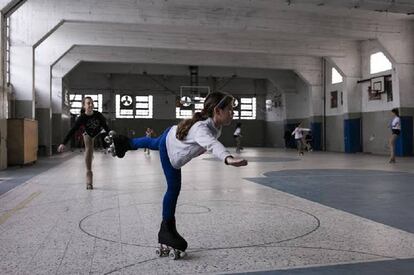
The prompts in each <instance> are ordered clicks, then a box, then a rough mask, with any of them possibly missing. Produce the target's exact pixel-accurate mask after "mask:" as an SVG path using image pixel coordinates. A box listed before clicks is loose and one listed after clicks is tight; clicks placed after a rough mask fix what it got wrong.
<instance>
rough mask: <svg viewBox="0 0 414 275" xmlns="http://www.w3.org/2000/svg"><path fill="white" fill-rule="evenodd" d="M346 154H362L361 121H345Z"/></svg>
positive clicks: (356, 119) (358, 119) (357, 119)
mask: <svg viewBox="0 0 414 275" xmlns="http://www.w3.org/2000/svg"><path fill="white" fill-rule="evenodd" d="M344 143H345V153H356V152H362V146H361V119H360V118H354V119H345V120H344Z"/></svg>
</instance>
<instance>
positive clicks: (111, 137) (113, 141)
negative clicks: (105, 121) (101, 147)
mask: <svg viewBox="0 0 414 275" xmlns="http://www.w3.org/2000/svg"><path fill="white" fill-rule="evenodd" d="M104 140H105V142H106V143H107V144H110V145H109V148H108V153H110V154H111V155H112V156H113V157H115V156H117V157H118V158H123V157H124V156H125V153H126V151H128V150H132V148H131V145H130V143H129V141H130V140H129V138H128V137H126V136H123V135H118V134H117V133H116V132H115V131H110V132H109V134H108V135H107V136H106V137H105V138H104Z"/></svg>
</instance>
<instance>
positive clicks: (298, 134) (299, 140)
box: [292, 122, 310, 155]
mask: <svg viewBox="0 0 414 275" xmlns="http://www.w3.org/2000/svg"><path fill="white" fill-rule="evenodd" d="M309 131H310V129H308V128H302V122H299V124H298V126H297V127H296V128H295V130H293V132H292V136H293V135H294V136H295V141H296V146H297V149H298V152H299V154H300V155H303V147H307V145H306V143H305V142H304V141H303V139H304V134H303V133H304V132H309Z"/></svg>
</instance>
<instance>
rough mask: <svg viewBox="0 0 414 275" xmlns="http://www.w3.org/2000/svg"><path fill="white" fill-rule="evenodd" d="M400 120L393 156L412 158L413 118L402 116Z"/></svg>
mask: <svg viewBox="0 0 414 275" xmlns="http://www.w3.org/2000/svg"><path fill="white" fill-rule="evenodd" d="M400 119H401V134H400V136H399V137H398V139H397V142H396V144H395V154H396V155H397V156H400V157H402V156H412V155H413V117H411V116H402V117H400Z"/></svg>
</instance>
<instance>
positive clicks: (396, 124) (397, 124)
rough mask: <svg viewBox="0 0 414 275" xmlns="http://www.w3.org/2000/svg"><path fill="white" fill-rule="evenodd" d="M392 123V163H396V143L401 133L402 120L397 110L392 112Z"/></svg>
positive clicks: (390, 141) (390, 143) (390, 142)
mask: <svg viewBox="0 0 414 275" xmlns="http://www.w3.org/2000/svg"><path fill="white" fill-rule="evenodd" d="M391 113H392V116H393V118H392V121H391V137H390V140H389V145H390V161H389V162H390V163H395V141H396V140H397V138H398V136H399V135H400V133H401V119H400V114H399V111H398V109H397V108H394V109H392V110H391Z"/></svg>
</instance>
